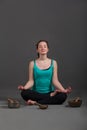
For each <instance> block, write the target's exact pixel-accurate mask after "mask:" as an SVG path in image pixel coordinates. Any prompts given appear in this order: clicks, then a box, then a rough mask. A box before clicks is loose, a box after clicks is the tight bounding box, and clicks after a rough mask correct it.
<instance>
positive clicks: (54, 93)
mask: <svg viewBox="0 0 87 130" xmlns="http://www.w3.org/2000/svg"><path fill="white" fill-rule="evenodd" d="M57 93H58V92H57V91H54V92H52V93H50V96H51V97H52V96H55V95H56V94H57Z"/></svg>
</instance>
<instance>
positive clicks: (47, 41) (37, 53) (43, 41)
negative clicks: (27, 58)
mask: <svg viewBox="0 0 87 130" xmlns="http://www.w3.org/2000/svg"><path fill="white" fill-rule="evenodd" d="M40 42H45V43H46V44H47V47H48V48H49V44H48V41H46V40H39V41H38V42H37V43H36V49H38V45H39V43H40ZM37 55H38V57H39V53H37Z"/></svg>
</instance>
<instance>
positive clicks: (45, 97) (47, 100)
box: [21, 89, 67, 104]
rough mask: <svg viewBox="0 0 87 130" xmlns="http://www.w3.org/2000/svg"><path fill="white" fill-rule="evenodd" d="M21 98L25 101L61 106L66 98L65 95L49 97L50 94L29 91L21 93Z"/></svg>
mask: <svg viewBox="0 0 87 130" xmlns="http://www.w3.org/2000/svg"><path fill="white" fill-rule="evenodd" d="M21 96H22V98H23V99H24V100H25V101H28V100H29V99H31V100H34V101H37V102H38V103H41V104H62V103H64V101H65V100H66V98H67V94H65V93H57V94H56V95H55V96H50V93H46V94H42V93H38V92H36V91H33V90H30V89H27V90H23V91H21Z"/></svg>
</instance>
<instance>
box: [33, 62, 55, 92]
mask: <svg viewBox="0 0 87 130" xmlns="http://www.w3.org/2000/svg"><path fill="white" fill-rule="evenodd" d="M53 68H54V65H53V60H52V61H51V65H50V67H49V68H48V69H43V70H42V69H39V67H38V66H37V65H36V61H34V68H33V75H34V86H33V87H32V90H34V91H37V92H39V93H49V92H51V91H54V87H53V85H52V76H53Z"/></svg>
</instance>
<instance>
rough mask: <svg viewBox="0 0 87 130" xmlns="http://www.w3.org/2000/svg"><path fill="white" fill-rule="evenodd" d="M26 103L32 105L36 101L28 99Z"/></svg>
mask: <svg viewBox="0 0 87 130" xmlns="http://www.w3.org/2000/svg"><path fill="white" fill-rule="evenodd" d="M26 103H27V105H34V104H35V103H36V101H33V100H28V101H27V102H26Z"/></svg>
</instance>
